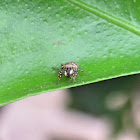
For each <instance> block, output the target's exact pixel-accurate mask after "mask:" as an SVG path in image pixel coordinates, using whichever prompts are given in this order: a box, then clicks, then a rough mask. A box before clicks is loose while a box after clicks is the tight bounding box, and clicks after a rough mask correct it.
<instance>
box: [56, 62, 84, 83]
mask: <svg viewBox="0 0 140 140" xmlns="http://www.w3.org/2000/svg"><path fill="white" fill-rule="evenodd" d="M54 69H56V70H59V73H58V81H57V83H58V82H59V80H60V79H61V77H62V76H66V77H68V78H71V79H70V82H71V81H72V80H73V82H75V78H76V76H77V75H78V77H79V79H80V76H79V74H78V70H79V71H81V72H84V73H86V72H85V71H83V70H81V69H79V68H78V64H77V63H75V62H68V63H66V64H61V69H57V68H54ZM86 74H87V73H86ZM80 80H81V79H80Z"/></svg>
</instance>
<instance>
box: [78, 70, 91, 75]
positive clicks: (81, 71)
mask: <svg viewBox="0 0 140 140" xmlns="http://www.w3.org/2000/svg"><path fill="white" fill-rule="evenodd" d="M78 70H79V71H81V72H83V73H85V74H86V75H89V74H88V73H86V72H85V71H83V70H81V69H79V68H78Z"/></svg>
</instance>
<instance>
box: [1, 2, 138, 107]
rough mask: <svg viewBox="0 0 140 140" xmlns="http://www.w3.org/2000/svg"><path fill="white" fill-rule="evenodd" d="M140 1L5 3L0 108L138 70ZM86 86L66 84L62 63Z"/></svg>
mask: <svg viewBox="0 0 140 140" xmlns="http://www.w3.org/2000/svg"><path fill="white" fill-rule="evenodd" d="M139 13H140V1H138V0H134V1H130V0H126V1H122V0H102V1H98V0H86V1H84V0H83V1H79V0H57V1H56V0H51V1H50V0H40V1H36V0H31V1H29V0H24V1H20V0H2V1H1V2H0V42H1V43H0V52H1V53H0V77H1V80H0V105H1V106H3V105H5V104H8V103H10V102H14V101H16V100H19V99H23V98H25V97H28V96H31V95H36V94H39V93H42V92H46V91H53V90H57V89H63V88H69V87H73V86H78V85H83V84H88V83H93V82H97V81H101V80H106V79H110V78H115V77H120V76H125V75H131V74H136V73H139V72H140V16H139ZM67 62H76V63H78V64H79V68H80V69H82V70H84V71H86V72H87V73H89V75H85V74H84V73H82V72H79V75H80V77H81V79H83V82H82V81H80V80H79V79H78V78H76V80H77V81H76V83H71V84H68V82H69V79H68V78H66V77H62V79H61V80H60V83H59V84H58V85H56V82H57V74H58V71H55V70H53V69H52V67H56V68H61V64H65V63H67Z"/></svg>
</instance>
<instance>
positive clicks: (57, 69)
mask: <svg viewBox="0 0 140 140" xmlns="http://www.w3.org/2000/svg"><path fill="white" fill-rule="evenodd" d="M52 68H53V69H55V70H59V71H61V70H60V69H58V68H54V67H52Z"/></svg>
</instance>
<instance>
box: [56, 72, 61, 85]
mask: <svg viewBox="0 0 140 140" xmlns="http://www.w3.org/2000/svg"><path fill="white" fill-rule="evenodd" d="M61 76H62V73H61V72H59V73H58V80H57V84H58V83H59V81H60V79H61Z"/></svg>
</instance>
